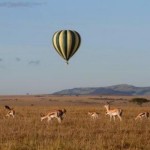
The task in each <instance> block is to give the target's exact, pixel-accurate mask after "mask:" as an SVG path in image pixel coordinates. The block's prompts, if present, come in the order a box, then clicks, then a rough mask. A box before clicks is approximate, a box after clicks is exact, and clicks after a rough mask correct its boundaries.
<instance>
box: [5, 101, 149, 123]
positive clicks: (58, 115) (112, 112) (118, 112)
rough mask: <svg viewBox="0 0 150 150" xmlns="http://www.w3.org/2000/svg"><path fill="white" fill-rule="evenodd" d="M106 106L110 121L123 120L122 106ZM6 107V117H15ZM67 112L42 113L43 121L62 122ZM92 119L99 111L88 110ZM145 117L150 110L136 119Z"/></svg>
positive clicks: (13, 111)
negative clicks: (112, 107) (113, 107)
mask: <svg viewBox="0 0 150 150" xmlns="http://www.w3.org/2000/svg"><path fill="white" fill-rule="evenodd" d="M104 108H105V109H106V116H107V115H108V116H109V117H110V121H111V120H112V118H113V120H114V121H115V119H116V117H118V118H119V120H120V121H122V113H123V110H122V109H120V108H115V109H111V108H110V104H109V103H107V104H106V105H104ZM5 109H6V110H7V114H6V117H12V118H15V110H14V109H13V108H11V107H9V106H7V105H5ZM65 114H66V109H59V110H54V111H50V112H48V113H47V114H46V115H44V114H43V113H41V114H40V115H41V122H42V121H43V120H47V122H48V123H49V122H51V120H52V119H54V118H55V119H57V121H58V123H61V122H62V120H63V117H64V115H65ZM87 114H88V115H89V116H90V118H91V119H92V120H96V119H98V118H99V113H97V112H88V113H87ZM144 118H146V119H148V118H149V112H142V113H139V114H138V115H137V116H136V117H135V120H143V119H144Z"/></svg>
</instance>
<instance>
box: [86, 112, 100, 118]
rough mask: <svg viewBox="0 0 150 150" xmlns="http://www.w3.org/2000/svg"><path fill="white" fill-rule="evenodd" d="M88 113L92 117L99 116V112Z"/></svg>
mask: <svg viewBox="0 0 150 150" xmlns="http://www.w3.org/2000/svg"><path fill="white" fill-rule="evenodd" d="M88 115H89V116H90V117H91V119H97V118H98V117H99V114H98V113H97V112H88Z"/></svg>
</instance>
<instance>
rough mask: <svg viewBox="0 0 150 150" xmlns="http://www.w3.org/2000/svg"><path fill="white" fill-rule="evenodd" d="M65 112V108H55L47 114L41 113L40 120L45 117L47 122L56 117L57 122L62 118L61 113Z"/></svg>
mask: <svg viewBox="0 0 150 150" xmlns="http://www.w3.org/2000/svg"><path fill="white" fill-rule="evenodd" d="M65 113H66V109H62V110H55V111H51V112H49V113H47V115H43V114H41V121H43V120H44V119H47V121H48V123H49V122H50V121H51V120H52V119H53V118H56V119H57V120H58V122H59V123H61V121H62V120H63V115H64V114H65Z"/></svg>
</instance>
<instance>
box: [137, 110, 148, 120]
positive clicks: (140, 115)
mask: <svg viewBox="0 0 150 150" xmlns="http://www.w3.org/2000/svg"><path fill="white" fill-rule="evenodd" d="M143 118H146V119H148V118H149V112H143V113H139V114H138V115H137V117H136V118H135V120H138V119H140V120H142V119H143Z"/></svg>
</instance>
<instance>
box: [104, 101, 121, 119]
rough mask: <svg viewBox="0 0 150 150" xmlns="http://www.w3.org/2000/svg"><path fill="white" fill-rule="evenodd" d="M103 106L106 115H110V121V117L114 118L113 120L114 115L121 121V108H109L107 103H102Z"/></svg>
mask: <svg viewBox="0 0 150 150" xmlns="http://www.w3.org/2000/svg"><path fill="white" fill-rule="evenodd" d="M104 107H105V108H106V115H109V116H110V121H111V119H112V117H113V118H114V121H115V118H116V116H118V118H119V119H120V121H122V117H121V116H122V109H120V108H116V109H110V106H109V104H106V105H104Z"/></svg>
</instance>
